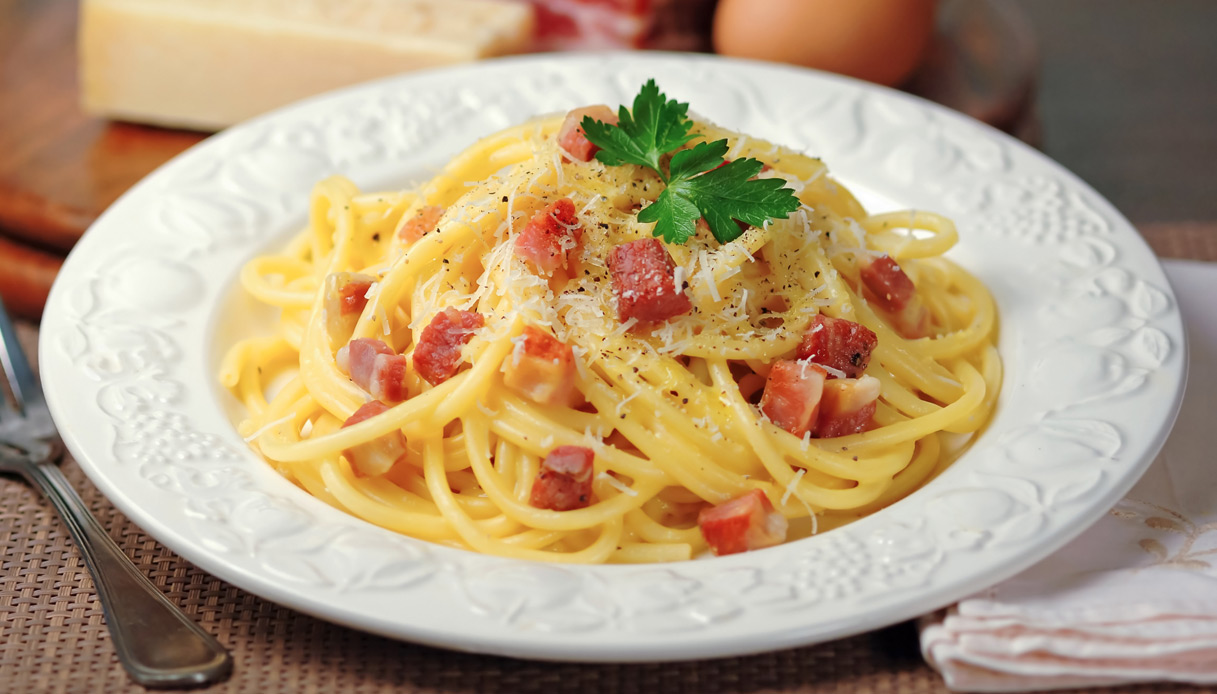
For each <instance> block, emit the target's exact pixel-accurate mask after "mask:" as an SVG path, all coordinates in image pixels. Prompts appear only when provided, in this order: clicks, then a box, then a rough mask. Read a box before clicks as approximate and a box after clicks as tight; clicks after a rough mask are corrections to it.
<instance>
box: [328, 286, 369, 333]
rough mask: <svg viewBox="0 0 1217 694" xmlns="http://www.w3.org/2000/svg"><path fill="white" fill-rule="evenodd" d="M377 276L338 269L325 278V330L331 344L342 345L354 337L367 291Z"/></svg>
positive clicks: (365, 303)
mask: <svg viewBox="0 0 1217 694" xmlns="http://www.w3.org/2000/svg"><path fill="white" fill-rule="evenodd" d="M375 283H376V278H375V277H372V276H371V275H364V274H360V273H358V272H335V273H332V274H330V275H326V277H325V331H326V333H328V334H329V336H330V344H331V345H341V344H344V343H345V342H346V341H347V340H350V339H351V333H353V332H355V325H356V324H357V323H358V322H359V316H360V315H362V314H363V308H364V306H367V305H368V299H367V293H368V290H369V289H371V288H372V285H373V284H375Z"/></svg>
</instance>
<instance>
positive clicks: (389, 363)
mask: <svg viewBox="0 0 1217 694" xmlns="http://www.w3.org/2000/svg"><path fill="white" fill-rule="evenodd" d="M337 361H338V368H340V369H342V370H343V371H346V372H347V375H349V376H350V377H351V380H352V381H354V383H355V385H357V386H359V387H360V388H363V389H364V390H366V391H367V392H368V394H369V395H371V396H372V397H373V398H376V399H377V400H383V401H384V402H400V401H402V400H405V399H406V358H405V356H403V355H401V354H398V353H396V352H394V351H393V348H392V347H390V346H388V345H386V344H385V343H384V342H381V341H380V340H373V339H372V338H370V337H361V338H358V339H355V340H351V342H350V344H348V345H346V346H345V347H343V348H342V349H340V350H338V355H337Z"/></svg>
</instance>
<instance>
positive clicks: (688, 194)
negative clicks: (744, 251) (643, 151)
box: [657, 159, 799, 243]
mask: <svg viewBox="0 0 1217 694" xmlns="http://www.w3.org/2000/svg"><path fill="white" fill-rule="evenodd" d="M763 166H764V164H762V163H761V162H759V161H757V160H756V159H736V160H735V161H732V162H728V163H727V164H726V165H725V166H722V167H720V168H717V169H714V170H713V171H708V172H706V173H704V174H701V175H700V176H696V177H694V178H686V179H682V180H675V179H673V180H672V182H671V183H670V184H668V187H667V188H666V189H664V191H663V193H661V194H660V195H664V194H669V193H670V194H672V195H675V196H679V197H683V198H687V199H689V200H690V201H691V202H692V203H693V204H694V205H695V206H696V207H697V210H698V212H700V213H701V216H703V217H705V218H706V223H707V224H709V225H710V233H712V234H714V238H716V239H718V241H719V243H727V242H728V241H731V240H733V239H736V238H738V237H739V236H740V235H741V234H743V233H744V230H743V229H741V228H740V227H739V225H738V224H736V223H735V220H739V221H741V222H743V223H744V224H747V225H749V226H754V227H760V226H764V225H765V222H768V221H769V220H770V219H785V218H786V217H787V216H789V215H790V213H791V212H794V211H795V210H797V209H799V199H798V198H797V197H795V195H794V191H793V190H791V189H789V188H786V187H785V185H786V181H784V180H782V179H780V178H757V179H754V178H753V176H756V175H757V174H758V173H760V172H761V168H762V167H763ZM657 231H658V230H657Z"/></svg>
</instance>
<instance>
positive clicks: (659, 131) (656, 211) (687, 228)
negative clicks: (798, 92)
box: [581, 79, 800, 243]
mask: <svg viewBox="0 0 1217 694" xmlns="http://www.w3.org/2000/svg"><path fill="white" fill-rule="evenodd" d="M688 110H689V105H688V104H682V103H680V102H678V101H676V100H674V99H673V100H669V99H668V98H667V96H665V95H664V94H663V92H661V91H659V87H658V86H657V85H656V84H655V80H653V79H652V80H647V83H646V84H644V85H643V86H642V89H641V90H640V91H639V92H638V96H636V97H634V108H633V110H632V111H627V110H626V108H625V107H624V106H622V107H621V108H620V109H619V110H618V119H619V122H618V124H617V125H610V124H608V123H602V122H600V121H597V120H593V119H592V118H590V117H584V119H583V122H582V124H581V125H582V127H583V132H584V133H585V135H586V136H587V139H588V140H589V141H590V142H591V143H592V144H594V145H596V146H597V147H599V148H600V151H599V152H597V153H596V159H598V160H599V161H601V162H603V163H604V164H606V165H608V166H622V165H624V164H636V165H638V166H645V167H647V168H649V169H652V170H653V171H655V172H656V173H658V174H659V177H660V178H662V179H663V181H664V183H666V184H667V187H666V188H664V190H663V192H661V193H660V194H659V197H658V198H656V200H655V202H653V203H651V204H650V205H648V206H647V207H645V208H643V209H642V210H641V211H640V212H639V213H638V221H640V222H644V223H651V222H654V223H655V228H654V229H653V230H652V232H651V233H652V234H653V235H655V236H657V237H660V238H662V239H663V240H665V241H667V242H668V243H685V242H686V241H688V240H689V239H690V238H692V237H693V235H694V234H696V233H697V220H698V219H699V218H703V217H704V218H705V220H706V223H707V224H708V225H709V227H710V233H712V234H713V235H714V238H716V239H718V241H719V242H720V243H727V242H728V241H731V240H733V239H735V238H738V237H739V236H740V235H741V234H743V233H744V232H743V229H741V228H740V225H739V224H737V223H736V222H737V221H738V222H741V223H743V224H745V225H750V226H757V227H759V226H763V225H764V224H765V223H766V222H768V221H769V220H770V219H785V218H786V217H788V216H789V215H790V213H791V212H794V211H795V210H797V209H798V208H799V204H800V203H799V199H798V198H797V197H796V196H795V194H794V191H793V190H791V189H790V188H787V187H785V181H783V180H782V179H780V178H769V179H754V177H755V176H756V175H757V174H759V173H760V172H761V169H762V168H763V166H764V165H763V164H762V163H761V162H760V161H757V160H756V159H736V160H734V161H731V162H727V161H725V159H724V157H726V155H727V151H728V145H727V141H726V140H716V141H714V142H699V143H697V144H696V145H694V146H693V147H691V148H689V149H681V148H682V147H684V146H685V145H686V144H688V143H689V142H690V141H691V140H694V139H697V138H698V137H700V135H697V134H690V133H689V130H690V129H691V128H692V127H693V121H691V120H689V117H688ZM669 152H674V154H672V157H671V160H670V161H669V162H668V173H667V174H665V173H664V171H663V162H662V158H663V157H664V156H665V155H666V154H668V153H669Z"/></svg>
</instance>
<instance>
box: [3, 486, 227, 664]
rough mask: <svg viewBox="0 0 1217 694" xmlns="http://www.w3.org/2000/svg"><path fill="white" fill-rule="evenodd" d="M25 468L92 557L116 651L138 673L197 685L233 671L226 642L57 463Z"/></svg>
mask: <svg viewBox="0 0 1217 694" xmlns="http://www.w3.org/2000/svg"><path fill="white" fill-rule="evenodd" d="M25 473H26V477H27V478H29V480H30V482H32V483H33V484H35V485H36V486H37V487H38V488H39V489H41V490H42V491H43V493H44V494H45V495H46V497H47V498H48V499H50V500H51V503H53V504H54V505H55V509H56V510H57V511H59V515H60V516H61V517H62V518H63V521H64V523H66V524H67V526H68V531H69V532H70V533H71V535H72V539H73V540H75V542H76V546H77V547H79V548H80V553H81V554H82V555H84V558H85V564H86V565H87V566H88V568H89V572H90V573H91V574H92V576H93V582H94V584H96V587H97V597H98V598H99V599H100V600H101V607H102V611H103V612H104V613H105V617H106V625H107V626H108V627H109V630H110V636H111V638H112V639H113V641H114V650H115V651H117V653H118V660H119V662H121V663H122V664H123V667H125V668H126V669H127V672H128V674H130V676H131V678H132V679H134V680H135V681H136V682H138V683H139V684H142V685H144V686H145V687H192V686H198V685H201V684H207V683H210V682H217V681H219V680H222V679H224V678H226V677H227V676H228V675H229V673H231V672H232V659H231V658H230V657H229V655H228V652H227V651H226V650H224V647H223V646H221V645H220V644H219V642H217V641H216V640H215V639H214V638H212V637H211V635H210V634H208V633H207V632H205V631H203V629H202V628H201V627H199V626H198V625H197V624H195V623H194V622H193V621H192V620H191V619H190V618H189V617H187V616H186V615H185V614H183V613H182V611H181V610H179V609H178V608H177V606H175V605H174V604H173V603H172V602H170V601H169V599H168V598H166V597H165V595H164V594H163V593H161V591H160V590H159V589H157V587H156V586H155V585H153V584H152V581H150V580H148V578H147V577H146V576H145V575H144V574H143V573H141V572H140V571H139V569H137V568H136V566H135V564H134V563H132V562H131V560H130V559H128V558H127V555H126V554H124V553H123V551H122V550H121V549H119V547H118V545H117V544H115V543H114V540H112V539H110V535H109V534H108V533H107V532H106V531H105V529H104V528H102V527H101V524H100V523H98V522H97V519H96V518H94V517H93V514H92V513H89V509H88V507H86V506H85V504H84V501H82V500H81V498H80V496H79V495H78V494H77V493H76V490H75V489H73V488H72V486H71V484H69V483H68V480H67V478H65V477H64V476H63V473H62V472H61V471H60V470H59V468H58V467H57V466H55V465H53V464H42V465H32V466H29V467H27V468H26V469H25Z"/></svg>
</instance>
